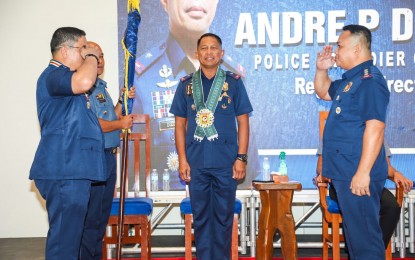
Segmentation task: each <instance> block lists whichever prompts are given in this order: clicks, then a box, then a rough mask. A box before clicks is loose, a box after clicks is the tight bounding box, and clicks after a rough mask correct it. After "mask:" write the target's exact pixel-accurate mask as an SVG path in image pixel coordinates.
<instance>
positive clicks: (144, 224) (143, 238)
mask: <svg viewBox="0 0 415 260" xmlns="http://www.w3.org/2000/svg"><path fill="white" fill-rule="evenodd" d="M133 123H134V127H137V128H139V132H134V133H130V134H129V142H130V143H131V142H132V143H133V149H129V150H133V151H134V167H133V169H134V179H135V180H136V183H135V185H138V187H139V180H140V165H141V161H140V159H141V154H140V150H141V149H140V148H141V147H142V146H144V149H145V158H144V161H145V168H144V169H145V171H144V174H145V177H144V181H145V197H142V198H135V197H130V198H129V197H128V189H126V195H125V198H126V199H125V204H124V209H125V211H124V228H123V231H124V232H123V239H122V244H123V245H124V244H140V247H141V259H151V219H150V218H149V215H150V214H151V212H152V210H153V200H152V199H150V198H149V197H148V196H149V193H150V169H151V162H150V158H151V157H150V142H151V139H150V116H149V115H141V114H140V115H134V120H133ZM142 129H144V130H143V131H141V130H142ZM122 137H123V134H121V138H122ZM143 143H144V145H143ZM127 160H128V159H127ZM127 165H128V163H127ZM127 176H128V173H127ZM127 180H128V178H127ZM137 182H138V183H137ZM127 187H128V181H127ZM119 204H120V203H119V199H118V198H114V201H113V204H112V208H111V215H110V218H109V221H108V226H109V227H111V232H110V234H108V232H106V234H105V236H104V241H103V254H102V257H103V259H107V246H108V245H110V244H116V243H117V234H118V227H117V226H118V210H119ZM130 227H133V228H134V232H129V231H130Z"/></svg>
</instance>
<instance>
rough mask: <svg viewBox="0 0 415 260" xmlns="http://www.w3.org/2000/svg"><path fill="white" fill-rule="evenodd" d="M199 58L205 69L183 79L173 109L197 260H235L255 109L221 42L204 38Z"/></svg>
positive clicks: (209, 34)
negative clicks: (239, 197) (224, 64)
mask: <svg viewBox="0 0 415 260" xmlns="http://www.w3.org/2000/svg"><path fill="white" fill-rule="evenodd" d="M196 56H197V58H198V59H199V61H200V69H199V70H197V71H196V72H195V73H194V74H190V75H188V76H186V77H184V78H182V79H181V81H180V83H179V86H178V88H177V91H176V93H175V97H174V100H173V104H172V106H171V109H170V113H172V114H174V115H175V121H176V122H175V137H176V148H177V152H178V155H179V173H180V176H181V178H182V179H184V180H186V181H188V182H189V191H190V198H191V206H192V211H193V224H194V232H195V243H196V254H197V258H198V259H201V260H204V259H205V260H211V259H230V252H231V251H230V247H231V233H232V223H233V212H234V205H235V195H236V186H237V180H240V179H242V178H244V177H245V173H246V163H247V155H246V154H247V150H248V140H249V116H248V114H249V113H250V112H252V110H253V109H252V106H251V103H250V101H249V98H248V95H247V93H246V89H245V87H244V84H243V82H242V80H241V78H240V76H239V75H238V74H235V73H232V72H229V71H227V72H225V71H224V70H223V69H222V68H221V67H220V63H221V60H222V58H223V56H224V51H223V49H222V40H221V39H220V38H219V36H217V35H215V34H211V33H206V34H204V35H202V36H201V37H200V38H199V40H198V42H197V54H196ZM235 118H236V120H235ZM236 122H237V124H238V125H236ZM237 126H238V127H237Z"/></svg>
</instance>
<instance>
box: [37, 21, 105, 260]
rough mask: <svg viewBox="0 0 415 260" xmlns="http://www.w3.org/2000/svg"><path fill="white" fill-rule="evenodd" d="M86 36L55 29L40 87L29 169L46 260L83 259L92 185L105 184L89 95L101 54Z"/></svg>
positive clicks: (100, 138) (99, 134)
mask: <svg viewBox="0 0 415 260" xmlns="http://www.w3.org/2000/svg"><path fill="white" fill-rule="evenodd" d="M86 43H87V41H86V38H85V32H84V31H82V30H80V29H77V28H74V27H62V28H59V29H57V30H56V31H55V32H54V34H53V36H52V40H51V43H50V47H51V52H52V56H53V59H52V60H51V61H50V63H49V66H48V67H47V68H46V69H45V70H44V71H43V72H42V74H41V75H40V77H39V79H38V82H37V90H36V102H37V113H38V118H39V123H40V131H41V139H40V143H39V146H38V148H37V151H36V154H35V158H34V161H33V164H32V167H31V169H30V176H29V178H30V179H33V180H34V181H35V184H36V187H37V189H38V190H39V193H40V195H41V196H42V197H43V198H44V199H45V200H46V209H47V211H48V220H49V231H48V235H47V241H46V259H68V260H69V259H72V260H78V259H79V249H80V244H81V238H82V233H83V231H84V229H85V225H84V224H85V217H86V215H87V214H88V211H89V208H88V205H89V198H90V193H91V185H92V184H93V183H95V182H101V181H105V180H106V178H107V176H106V169H105V156H104V136H103V133H102V130H101V127H100V125H99V122H98V119H97V117H96V116H95V114H94V113H93V112H92V110H91V107H90V101H89V95H88V94H87V93H86V92H87V91H88V90H89V89H90V88H91V87H92V86H93V85H94V83H95V80H96V76H97V63H98V51H97V50H96V49H93V48H90V47H87V46H86Z"/></svg>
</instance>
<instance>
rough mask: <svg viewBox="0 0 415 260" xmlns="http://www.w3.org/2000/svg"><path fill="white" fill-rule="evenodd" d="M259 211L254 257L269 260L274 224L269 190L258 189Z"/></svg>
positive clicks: (270, 257) (271, 250)
mask: <svg viewBox="0 0 415 260" xmlns="http://www.w3.org/2000/svg"><path fill="white" fill-rule="evenodd" d="M259 195H260V197H261V212H260V214H259V219H258V238H257V240H256V256H255V258H256V259H261V260H270V259H272V254H273V242H274V234H275V230H276V226H275V225H273V222H274V221H273V219H272V218H273V214H272V212H273V211H272V210H271V207H270V205H271V203H270V199H271V198H270V194H269V191H260V192H259Z"/></svg>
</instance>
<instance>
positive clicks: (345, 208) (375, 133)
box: [314, 25, 389, 260]
mask: <svg viewBox="0 0 415 260" xmlns="http://www.w3.org/2000/svg"><path fill="white" fill-rule="evenodd" d="M371 41H372V36H371V32H370V30H369V29H367V28H366V27H364V26H361V25H348V26H345V27H343V32H342V34H341V35H340V37H339V39H338V41H337V49H336V55H335V57H332V47H331V46H325V47H324V48H323V51H322V52H320V53H319V54H318V57H317V64H316V65H317V67H316V74H315V79H314V86H315V89H316V93H317V95H318V96H319V97H320V98H322V99H324V100H333V104H332V107H331V110H330V112H329V117H328V119H327V122H326V126H325V130H324V135H323V176H325V177H328V178H331V179H332V184H333V185H334V188H335V189H336V191H337V195H338V202H339V206H340V209H341V211H342V214H343V223H344V231H345V235H346V242H347V244H348V249H349V255H350V258H351V259H373V260H381V259H382V260H383V259H385V247H384V244H383V241H382V230H381V228H380V225H379V208H380V197H381V194H382V189H383V186H384V184H385V181H386V178H387V174H388V166H387V162H386V155H385V149H384V147H383V145H382V144H383V138H384V129H385V120H386V109H387V106H388V103H389V91H388V88H387V85H386V81H385V79H384V77H383V75H382V73H381V72H380V71H379V69H377V68H376V67H375V66H374V65H373V61H372V59H371ZM334 63H336V64H337V65H338V66H339V67H341V68H343V69H346V70H347V71H346V72H345V73H344V74H343V77H342V79H340V80H336V81H334V82H332V81H331V80H330V78H329V77H328V69H329V68H330V67H331V66H333V65H334Z"/></svg>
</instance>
